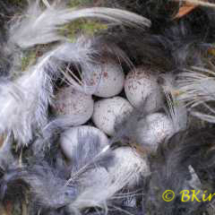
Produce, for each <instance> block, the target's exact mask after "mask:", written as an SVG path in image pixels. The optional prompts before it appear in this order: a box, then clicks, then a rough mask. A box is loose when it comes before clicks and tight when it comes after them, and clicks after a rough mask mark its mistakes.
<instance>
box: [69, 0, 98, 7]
mask: <svg viewBox="0 0 215 215" xmlns="http://www.w3.org/2000/svg"><path fill="white" fill-rule="evenodd" d="M93 2H94V0H70V2H69V7H80V6H86V5H89V4H93Z"/></svg>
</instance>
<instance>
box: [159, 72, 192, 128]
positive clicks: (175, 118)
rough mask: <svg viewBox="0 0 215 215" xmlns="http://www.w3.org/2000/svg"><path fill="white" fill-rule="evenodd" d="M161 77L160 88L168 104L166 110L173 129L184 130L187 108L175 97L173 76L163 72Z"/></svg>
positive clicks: (175, 90)
mask: <svg viewBox="0 0 215 215" xmlns="http://www.w3.org/2000/svg"><path fill="white" fill-rule="evenodd" d="M162 79H163V81H164V83H163V85H162V88H163V92H164V94H165V96H166V100H167V104H168V111H167V112H168V114H169V115H170V117H171V119H172V122H173V126H174V130H175V132H178V131H180V130H184V129H185V128H186V127H187V117H188V116H187V110H186V107H185V105H184V103H183V102H182V101H179V99H178V98H177V93H176V92H177V88H176V83H175V78H174V77H173V76H172V75H171V74H165V75H162Z"/></svg>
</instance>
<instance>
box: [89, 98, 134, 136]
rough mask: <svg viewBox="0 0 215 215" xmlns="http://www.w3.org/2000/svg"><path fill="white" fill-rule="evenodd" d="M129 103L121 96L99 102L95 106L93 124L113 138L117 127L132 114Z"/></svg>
mask: <svg viewBox="0 0 215 215" xmlns="http://www.w3.org/2000/svg"><path fill="white" fill-rule="evenodd" d="M132 110H133V108H132V106H131V105H130V104H129V102H128V101H127V100H126V99H124V98H122V97H119V96H116V97H113V98H110V99H102V100H100V101H97V102H96V103H95V106H94V112H93V117H92V119H93V122H94V123H95V125H96V126H97V127H98V128H99V129H101V130H102V131H104V132H105V133H106V134H108V135H110V136H112V135H113V134H114V133H115V125H116V124H117V123H120V122H122V121H123V119H124V118H125V117H126V116H128V115H129V114H130V113H131V112H132Z"/></svg>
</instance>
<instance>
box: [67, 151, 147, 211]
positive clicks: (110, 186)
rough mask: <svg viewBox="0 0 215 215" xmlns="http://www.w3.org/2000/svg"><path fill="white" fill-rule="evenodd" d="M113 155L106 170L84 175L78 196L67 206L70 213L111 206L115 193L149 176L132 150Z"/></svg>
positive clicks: (145, 166)
mask: <svg viewBox="0 0 215 215" xmlns="http://www.w3.org/2000/svg"><path fill="white" fill-rule="evenodd" d="M113 155H114V157H113V159H114V161H113V164H112V165H110V166H109V167H108V169H104V168H101V167H100V168H95V169H94V170H92V171H91V172H89V173H88V174H84V177H85V179H82V180H81V182H80V184H81V188H82V189H81V191H80V194H79V196H78V197H77V199H76V200H75V201H74V202H73V203H71V204H70V205H69V209H70V210H71V211H74V210H75V209H77V208H78V209H83V208H86V207H101V208H106V206H111V203H110V201H111V199H114V196H115V195H116V194H117V192H119V191H120V190H122V189H123V188H125V187H126V186H128V187H130V188H131V187H134V186H135V185H137V184H138V183H139V180H140V178H141V176H145V177H146V176H147V175H149V169H148V166H147V164H146V161H145V160H144V158H141V157H140V156H139V155H138V154H137V153H136V152H135V151H134V150H133V149H131V148H129V147H128V148H119V149H116V150H114V151H113ZM86 185H87V186H86ZM95 193H96V195H95ZM109 204H110V205H109Z"/></svg>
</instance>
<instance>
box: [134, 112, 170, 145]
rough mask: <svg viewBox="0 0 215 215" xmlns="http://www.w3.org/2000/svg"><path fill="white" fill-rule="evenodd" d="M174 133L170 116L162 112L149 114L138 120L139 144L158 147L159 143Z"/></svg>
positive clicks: (137, 137)
mask: <svg viewBox="0 0 215 215" xmlns="http://www.w3.org/2000/svg"><path fill="white" fill-rule="evenodd" d="M173 133H174V128H173V123H172V121H171V119H170V118H168V117H167V116H166V115H165V114H162V113H154V114H150V115H148V116H147V117H146V118H145V119H141V120H140V121H139V122H138V125H137V130H136V140H137V142H138V143H139V144H142V145H144V146H148V147H149V148H151V149H156V148H157V146H158V144H159V143H161V142H162V141H163V140H164V139H165V138H167V137H169V136H171V135H172V134H173Z"/></svg>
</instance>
